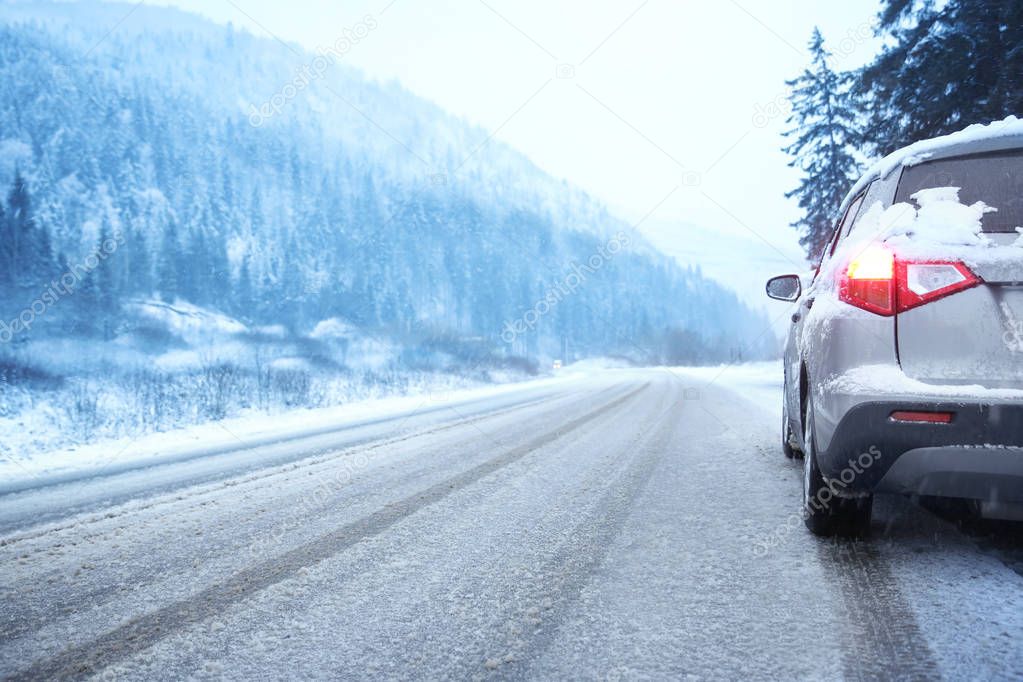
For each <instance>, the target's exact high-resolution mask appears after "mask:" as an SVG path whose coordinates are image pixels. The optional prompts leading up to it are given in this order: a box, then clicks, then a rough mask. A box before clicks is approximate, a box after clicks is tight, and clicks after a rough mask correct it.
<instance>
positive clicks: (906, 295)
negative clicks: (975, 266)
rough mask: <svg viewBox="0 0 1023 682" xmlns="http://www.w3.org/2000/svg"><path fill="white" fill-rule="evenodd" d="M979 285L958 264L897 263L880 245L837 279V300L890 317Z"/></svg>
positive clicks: (965, 268) (855, 262)
mask: <svg viewBox="0 0 1023 682" xmlns="http://www.w3.org/2000/svg"><path fill="white" fill-rule="evenodd" d="M980 283H981V279H980V277H978V276H977V275H975V274H974V273H973V272H972V271H970V269H969V268H968V267H966V265H964V264H963V263H960V262H957V261H913V260H900V259H899V258H897V257H896V256H895V254H893V253H892V252H891V251H889V250H888V249H886V248H885V247H883V246H880V245H876V246H871V247H869V248H867V249H866V250H864V251H863V252H862V253H861V254H859V255H858V256H857V257H856V258H854V259H853V260H852V261H851V262H850V263H849V267H848V268H847V269H846V271H845V272H844V273H842V275H841V276H840V281H839V298H841V300H843V301H844V302H846V303H848V304H849V305H854V306H856V307H857V308H862V309H863V310H867V311H869V312H872V313H876V314H878V315H884V316H891V315H894V314H896V313H901V312H905V311H907V310H911V309H913V308H916V307H918V306H922V305H924V304H925V303H930V302H931V301H936V300H938V299H939V298H944V297H945V296H950V295H952V294H955V293H957V292H960V291H963V290H965V289H970V288H971V287H975V286H977V285H978V284H980Z"/></svg>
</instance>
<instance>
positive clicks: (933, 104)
mask: <svg viewBox="0 0 1023 682" xmlns="http://www.w3.org/2000/svg"><path fill="white" fill-rule="evenodd" d="M878 33H879V34H880V35H882V36H884V37H885V38H887V39H888V41H889V43H890V44H889V45H888V46H887V47H885V49H884V50H883V51H882V52H881V54H880V55H879V56H878V57H877V59H876V60H875V61H874V62H873V63H872V64H870V65H868V66H867V67H866V68H864V69H863V70H862V72H861V73H860V74H859V79H858V83H857V92H858V93H859V94H861V95H862V96H863V97H864V98H865V101H866V103H867V110H868V114H869V116H868V122H867V125H866V127H865V129H864V131H863V133H864V135H863V142H864V144H865V146H867V147H869V148H871V149H873V150H874V151H876V152H878V153H886V152H889V151H892V150H894V149H897V148H899V147H902V146H905V145H907V144H910V143H912V142H916V141H918V140H921V139H926V138H929V137H934V136H937V135H943V134H946V133H950V132H955V131H957V130H960V129H962V128H964V127H966V126H967V125H969V124H972V123H988V122H991V121H997V120H1001V119H1003V118H1005V117H1006V116H1008V115H1010V114H1020V113H1023V1H1021V0H949V1H948V2H946V3H941V5H940V7H939V6H937V5H936V3H934V2H932V1H930V0H887V1H886V3H885V5H884V8H883V9H882V11H881V14H880V16H879V26H878Z"/></svg>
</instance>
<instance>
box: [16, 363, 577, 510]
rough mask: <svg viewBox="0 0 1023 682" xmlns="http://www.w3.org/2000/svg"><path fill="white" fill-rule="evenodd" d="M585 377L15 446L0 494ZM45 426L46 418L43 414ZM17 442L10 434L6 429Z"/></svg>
mask: <svg viewBox="0 0 1023 682" xmlns="http://www.w3.org/2000/svg"><path fill="white" fill-rule="evenodd" d="M579 378H580V375H567V376H563V377H554V378H551V377H548V378H544V379H535V380H532V381H525V382H518V383H509V384H501V385H490V386H484V387H479V386H475V387H465V384H464V383H463V385H462V387H458V386H445V387H438V386H436V385H423V386H419V387H417V388H413V389H412V390H411V391H410V393H409V394H408V395H403V396H392V397H385V398H374V399H368V400H360V401H353V402H348V403H347V404H344V405H341V406H334V407H323V408H315V409H295V410H291V411H288V412H284V413H282V414H277V415H268V414H266V413H265V412H262V411H259V410H255V409H253V410H247V411H246V412H245V414H243V415H241V416H237V417H232V418H229V419H224V420H220V421H213V422H207V423H205V424H200V425H196V426H189V427H185V428H179V429H174V430H171V431H166V432H163V433H150V434H148V435H144V436H141V437H138V438H134V437H125V438H117V439H106V440H100V441H96V442H93V443H89V444H88V445H84V446H79V447H67V448H63V449H59V450H53V451H49V452H43V453H37V454H28V453H27V452H26V451H25V450H21V449H14V450H12V452H11V453H10V454H8V455H7V456H6V457H5V458H3V459H0V494H2V493H6V492H10V491H13V490H20V489H24V488H30V487H34V486H37V485H41V484H43V483H44V482H55V481H65V480H77V479H79V478H84V477H88V476H90V475H95V474H97V473H101V472H102V473H104V474H111V473H116V472H120V471H128V470H134V469H139V468H143V467H148V466H154V465H159V464H167V463H171V462H178V461H185V460H190V459H195V458H196V457H200V456H205V455H206V454H215V453H216V452H217V451H225V450H229V449H241V448H247V447H255V446H258V445H262V444H265V443H267V442H274V441H279V440H285V439H290V438H299V437H303V436H306V435H312V434H315V433H317V432H322V431H324V430H326V429H329V430H339V429H341V428H345V427H351V426H356V425H359V424H363V423H366V422H369V421H376V420H379V419H382V418H388V417H397V416H401V415H412V414H419V413H425V412H427V411H431V410H436V409H438V408H447V407H456V406H458V405H462V404H466V403H476V402H479V401H482V400H484V399H487V398H494V397H498V396H502V395H507V394H510V393H514V392H520V391H522V392H524V391H529V390H534V389H539V388H544V387H548V386H553V385H556V384H564V383H567V382H570V381H574V380H577V379H579ZM38 418H39V419H40V420H42V421H44V422H45V421H46V420H45V419H44V417H43V416H42V415H40V416H39V417H38ZM3 432H4V433H7V434H9V435H11V436H12V437H14V438H15V439H16V436H14V434H15V433H16V432H15V431H14V430H13V429H12V430H8V429H7V428H6V427H5V428H4V431H3Z"/></svg>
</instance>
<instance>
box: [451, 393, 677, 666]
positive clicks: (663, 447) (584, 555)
mask: <svg viewBox="0 0 1023 682" xmlns="http://www.w3.org/2000/svg"><path fill="white" fill-rule="evenodd" d="M680 400H681V396H678V395H674V394H672V398H671V400H670V401H669V405H668V406H667V408H666V409H663V410H659V411H657V412H655V413H654V414H655V415H656V416H654V418H653V419H652V420H651V421H650V422H649V429H648V430H646V431H645V432H644V433H643V434H642V435H641V436H639V437H638V438H636V439H635V440H634V441H633V442H631V443H630V444H629V447H630V448H631V449H630V450H629V451H628V452H627V453H621V452H618V453H614V454H615V455H617V456H622V455H623V454H625V455H627V456H628V455H631V461H629V462H628V463H627V464H626V466H625V467H624V469H623V470H621V471H619V472H618V473H617V475H614V474H613V473H611V472H608V473H611V475H612V476H613V480H612V481H611V482H610V483H609V484H608V485H607V489H606V491H605V492H604V493H603V495H601V496H600V497H599V498H598V500H597V501H596V503H595V504H593V505H592V507H591V508H590V509H589V510H588V511H587V512H586V513H585V515H584V517H583V519H582V520H581V521H580V522H579V523H578V524H576V525H574V526H573V527H571V528H569V529H568V530H567V532H566V533H565V538H566V539H565V541H564V542H563V543H562V544H561V545H560V546H559V547H557V548H555V551H554V552H553V554H551V555H550V556H549V557H548V558H547V559H546V560H545V561H544V562H543V564H542V565H541V566H540V567H539V568H538V569H537V570H536V572H535V574H534V575H533V576H532V577H531V578H530V580H529V581H528V582H526V583H525V587H526V589H525V590H524V591H523V592H521V593H519V594H516V595H514V597H515V598H514V602H513V604H512V605H510V606H509V608H508V610H507V611H508V613H507V617H506V620H507V621H508V622H509V623H516V624H518V625H516V627H515V628H514V629H512V631H511V633H510V637H509V639H508V640H506V641H505V642H503V643H500V644H498V643H496V642H495V643H494V644H495V645H497V646H499V647H501V648H502V651H500V652H495V651H493V650H491V651H488V652H480V653H481V654H484V655H483V656H482V657H481V658H480V659H479V660H480V661H481V662H483V661H487V662H488V664H487V667H490V668H494V667H497V666H500V669H499V673H500V676H501V677H506V678H521V677H524V676H525V677H532V675H531V674H529V672H528V666H529V665H531V663H532V662H533V661H534V660H535V659H536V658H537V657H539V656H540V655H541V654H542V652H543V651H544V650H545V649H547V648H548V647H549V646H550V644H551V642H552V641H553V640H554V638H555V637H556V636H557V632H558V624H559V621H560V620H561V619H563V618H565V617H566V616H567V615H569V614H570V613H571V609H572V605H573V604H574V603H575V602H576V601H577V600H578V598H579V596H580V594H581V593H582V591H583V589H584V588H585V587H586V585H587V584H588V583H589V582H590V581H591V579H592V577H593V574H594V572H595V571H596V570H597V569H598V568H599V567H600V565H601V564H602V563H603V562H604V560H605V559H606V557H607V554H608V552H609V551H610V549H611V545H612V543H613V541H614V538H615V537H616V536H617V535H618V534H619V533H620V532H621V531H622V528H623V527H624V525H625V522H626V521H627V519H628V517H629V514H630V512H631V510H632V508H633V505H634V504H635V501H636V499H637V498H638V497H639V495H640V494H641V493H642V492H643V490H644V488H645V487H646V485H647V483H648V481H649V480H650V477H651V476H652V475H653V472H654V470H655V469H656V466H657V464H658V462H659V461H660V459H661V457H662V456H663V454H664V453H665V452H666V451H667V449H668V448H669V447H670V444H671V442H672V440H673V438H674V435H675V429H676V427H677V424H678V420H677V414H676V411H677V410H678V409H679V404H680ZM650 412H654V411H653V410H650ZM597 475H600V473H598V474H597ZM582 487H583V488H585V489H588V488H589V487H590V486H589V484H586V485H583V486H582ZM531 532H532V531H531ZM495 653H496V654H499V655H498V656H496V657H495ZM481 672H482V671H480V669H479V668H476V669H474V670H467V671H466V676H467V677H468V676H475V677H479V676H480V673H481Z"/></svg>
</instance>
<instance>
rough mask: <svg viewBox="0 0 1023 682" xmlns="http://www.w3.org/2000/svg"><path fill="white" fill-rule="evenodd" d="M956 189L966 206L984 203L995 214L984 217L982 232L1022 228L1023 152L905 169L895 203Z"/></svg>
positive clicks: (1000, 153)
mask: <svg viewBox="0 0 1023 682" xmlns="http://www.w3.org/2000/svg"><path fill="white" fill-rule="evenodd" d="M936 187H958V188H959V200H960V201H961V202H962V203H964V204H967V205H970V204H973V203H974V202H977V201H983V202H984V203H985V204H987V205H988V206H992V207H994V208H996V209H998V210H997V211H991V212H990V213H986V214H984V217H983V225H984V231H985V232H1015V231H1016V228H1017V227H1019V226H1020V225H1023V152H1020V151H1012V152H997V153H992V154H978V155H976V156H961V157H957V158H951V159H940V160H938V161H931V162H928V163H922V164H920V165H918V166H912V167H910V168H907V169H906V171H905V172H904V173H903V174H902V180H901V182H900V183H899V191H898V196H896V201H904V202H907V203H909V202H911V201H912V197H913V195H914V194H915V193H916V192H919V191H920V190H922V189H932V188H936Z"/></svg>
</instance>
